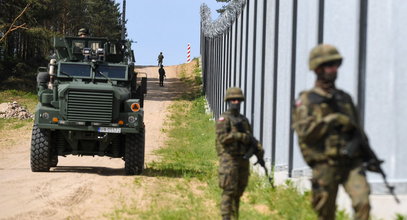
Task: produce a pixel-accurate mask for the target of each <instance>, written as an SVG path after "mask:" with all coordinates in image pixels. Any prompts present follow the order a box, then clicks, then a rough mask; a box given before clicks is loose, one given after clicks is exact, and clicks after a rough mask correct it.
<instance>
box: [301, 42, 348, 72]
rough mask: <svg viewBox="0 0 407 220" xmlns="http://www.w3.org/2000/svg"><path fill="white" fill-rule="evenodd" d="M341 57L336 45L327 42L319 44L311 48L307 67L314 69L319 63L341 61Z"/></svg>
mask: <svg viewBox="0 0 407 220" xmlns="http://www.w3.org/2000/svg"><path fill="white" fill-rule="evenodd" d="M342 59H343V57H342V56H341V54H340V53H339V51H338V49H336V47H334V46H332V45H329V44H320V45H318V46H316V47H314V49H312V50H311V52H310V55H309V69H310V70H315V69H316V68H318V67H319V66H320V65H321V64H323V63H327V62H331V61H340V62H342Z"/></svg>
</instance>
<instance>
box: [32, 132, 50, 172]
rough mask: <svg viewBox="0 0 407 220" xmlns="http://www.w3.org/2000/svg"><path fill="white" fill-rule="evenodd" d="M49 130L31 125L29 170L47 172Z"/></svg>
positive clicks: (48, 166)
mask: <svg viewBox="0 0 407 220" xmlns="http://www.w3.org/2000/svg"><path fill="white" fill-rule="evenodd" d="M50 141H51V138H50V131H49V130H46V129H40V128H38V126H37V125H34V126H33V129H32V137H31V171H33V172H47V171H49V168H50V164H51V155H50V154H51V143H50Z"/></svg>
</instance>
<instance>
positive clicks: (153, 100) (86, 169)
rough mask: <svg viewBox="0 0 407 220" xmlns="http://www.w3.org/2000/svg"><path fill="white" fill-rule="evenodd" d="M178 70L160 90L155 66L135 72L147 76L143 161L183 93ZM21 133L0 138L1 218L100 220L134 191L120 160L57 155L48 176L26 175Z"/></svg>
mask: <svg viewBox="0 0 407 220" xmlns="http://www.w3.org/2000/svg"><path fill="white" fill-rule="evenodd" d="M177 69H178V68H177V66H168V67H165V70H166V73H167V79H166V81H165V83H164V87H159V86H158V78H157V77H158V72H157V70H158V68H157V67H139V68H138V71H140V72H146V73H147V74H148V78H149V80H148V94H147V96H146V101H145V106H144V111H145V124H146V163H148V162H151V161H153V160H157V159H158V158H157V157H156V156H155V155H154V153H153V150H154V149H157V148H159V147H162V146H163V143H164V140H165V136H164V135H163V134H162V133H161V128H162V127H163V121H164V119H165V118H166V116H167V111H166V109H167V107H168V106H169V105H170V104H171V102H172V101H173V100H174V99H175V98H176V97H177V96H178V95H179V94H180V91H182V84H181V82H180V81H179V80H178V78H177V76H176V75H177V73H176V72H177ZM20 130H21V132H20V133H18V134H16V133H14V134H11V133H10V134H9V135H7V138H3V140H0V219H103V218H106V217H107V216H106V213H110V212H112V211H113V210H114V209H115V208H118V207H121V205H122V204H123V203H125V202H126V195H128V194H129V193H133V191H132V187H131V186H132V184H133V181H134V177H132V176H125V175H124V169H123V167H124V161H123V160H122V159H110V158H107V157H97V156H96V157H77V156H67V157H59V163H58V167H56V168H52V169H51V171H50V172H47V173H33V172H31V169H30V141H31V131H30V128H25V129H20ZM145 178H151V177H145ZM137 193H140V194H146V195H148V192H143V191H142V190H141V191H140V190H137ZM140 199H142V197H141V196H140Z"/></svg>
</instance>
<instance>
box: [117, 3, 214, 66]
mask: <svg viewBox="0 0 407 220" xmlns="http://www.w3.org/2000/svg"><path fill="white" fill-rule="evenodd" d="M116 2H117V3H120V4H122V2H123V1H122V0H116ZM202 3H205V4H207V5H208V6H209V8H211V15H212V19H216V18H217V17H218V13H217V12H216V11H215V10H216V9H218V8H221V6H222V3H218V2H216V0H127V1H126V20H127V26H126V27H127V33H128V36H127V38H129V39H131V40H133V41H135V42H134V43H133V44H132V49H133V50H134V53H135V57H136V65H157V56H158V54H159V53H160V52H163V55H164V61H163V64H164V66H166V65H177V64H181V63H185V62H186V60H187V46H188V43H190V44H191V58H195V57H199V56H200V51H199V50H200V20H201V16H200V6H201V4H202Z"/></svg>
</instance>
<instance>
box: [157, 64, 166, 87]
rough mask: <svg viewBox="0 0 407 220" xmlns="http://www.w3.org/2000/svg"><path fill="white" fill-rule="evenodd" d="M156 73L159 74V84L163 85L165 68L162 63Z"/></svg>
mask: <svg viewBox="0 0 407 220" xmlns="http://www.w3.org/2000/svg"><path fill="white" fill-rule="evenodd" d="M158 74H159V75H160V86H164V77H165V70H164V66H163V65H161V66H160V69H158Z"/></svg>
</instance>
